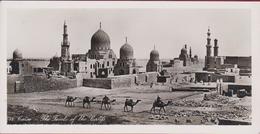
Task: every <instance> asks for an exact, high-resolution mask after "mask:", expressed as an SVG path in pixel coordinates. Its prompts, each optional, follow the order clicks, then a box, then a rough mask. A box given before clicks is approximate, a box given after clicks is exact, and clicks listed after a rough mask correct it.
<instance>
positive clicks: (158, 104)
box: [150, 100, 172, 114]
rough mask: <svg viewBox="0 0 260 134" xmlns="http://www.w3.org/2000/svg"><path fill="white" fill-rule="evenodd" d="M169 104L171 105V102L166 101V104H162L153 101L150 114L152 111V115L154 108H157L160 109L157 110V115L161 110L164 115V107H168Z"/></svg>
mask: <svg viewBox="0 0 260 134" xmlns="http://www.w3.org/2000/svg"><path fill="white" fill-rule="evenodd" d="M170 104H172V101H168V102H167V103H164V102H162V101H157V100H155V101H154V102H153V107H152V108H151V110H150V113H152V111H154V113H155V108H156V107H159V108H160V109H159V114H160V112H161V110H162V109H163V111H164V113H165V108H164V107H166V106H168V105H170Z"/></svg>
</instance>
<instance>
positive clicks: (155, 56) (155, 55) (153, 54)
mask: <svg viewBox="0 0 260 134" xmlns="http://www.w3.org/2000/svg"><path fill="white" fill-rule="evenodd" d="M150 60H152V61H159V52H158V51H157V50H155V49H154V50H152V51H151V52H150Z"/></svg>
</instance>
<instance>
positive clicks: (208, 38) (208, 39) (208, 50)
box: [206, 28, 211, 57]
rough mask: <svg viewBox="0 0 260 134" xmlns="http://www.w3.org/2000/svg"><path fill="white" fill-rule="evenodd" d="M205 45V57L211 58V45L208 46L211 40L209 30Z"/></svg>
mask: <svg viewBox="0 0 260 134" xmlns="http://www.w3.org/2000/svg"><path fill="white" fill-rule="evenodd" d="M207 36H208V37H207V45H206V47H207V57H210V56H211V45H210V41H211V39H210V29H209V28H208V32H207Z"/></svg>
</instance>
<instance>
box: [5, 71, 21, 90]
mask: <svg viewBox="0 0 260 134" xmlns="http://www.w3.org/2000/svg"><path fill="white" fill-rule="evenodd" d="M18 81H19V83H20V84H19V85H18V84H15V83H16V82H18ZM19 92H24V88H23V77H22V76H21V75H16V74H12V75H7V93H8V94H9V93H19Z"/></svg>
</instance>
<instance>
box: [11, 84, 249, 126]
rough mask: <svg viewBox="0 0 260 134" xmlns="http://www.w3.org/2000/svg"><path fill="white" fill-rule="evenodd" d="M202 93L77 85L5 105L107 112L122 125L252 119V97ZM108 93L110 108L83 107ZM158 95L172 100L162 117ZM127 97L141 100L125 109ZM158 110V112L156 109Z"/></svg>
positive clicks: (24, 96)
mask: <svg viewBox="0 0 260 134" xmlns="http://www.w3.org/2000/svg"><path fill="white" fill-rule="evenodd" d="M204 94H205V92H195V91H194V92H183V91H182V92H171V91H170V89H169V88H168V87H167V86H162V85H155V86H154V87H153V88H150V87H149V86H139V87H133V88H124V89H112V90H106V89H98V88H89V87H79V88H72V89H66V90H59V91H46V92H34V93H19V94H8V101H7V102H8V105H21V106H24V107H29V109H33V110H35V111H37V112H42V113H61V114H64V115H66V116H70V115H73V114H82V113H85V114H89V115H97V114H98V115H106V116H115V117H117V118H120V119H124V120H125V121H124V122H121V124H192V125H199V124H208V125H212V124H215V120H216V118H226V119H239V120H246V121H250V120H251V117H250V115H251V97H244V98H242V99H241V98H237V97H224V96H219V95H217V93H215V92H207V93H206V94H209V95H210V96H212V98H211V99H210V100H209V101H202V100H203V95H204ZM68 95H69V96H74V97H79V99H77V100H76V101H75V107H65V106H64V104H65V99H66V97H67V96H68ZM104 95H107V96H108V97H109V98H110V99H111V100H112V99H116V102H114V103H113V104H112V109H111V110H101V109H100V106H101V104H100V103H98V102H93V103H92V104H91V108H90V109H87V108H83V107H82V99H83V98H84V97H85V96H89V97H96V100H98V101H99V100H101V99H102V98H103V97H104ZM158 95H159V96H160V97H161V98H162V100H163V101H164V102H167V101H169V100H172V101H173V104H172V105H169V106H167V107H166V113H164V114H163V115H162V116H159V115H158V114H151V113H150V109H151V107H152V103H153V101H154V100H155V99H156V97H157V96H158ZM126 98H132V99H134V101H136V100H137V99H140V100H141V102H140V103H138V104H137V105H136V106H135V107H134V111H133V112H124V110H123V107H124V102H125V99H126ZM156 112H158V111H156Z"/></svg>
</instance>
